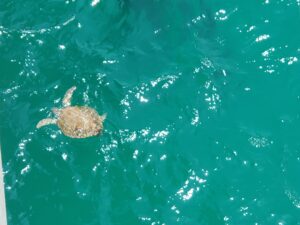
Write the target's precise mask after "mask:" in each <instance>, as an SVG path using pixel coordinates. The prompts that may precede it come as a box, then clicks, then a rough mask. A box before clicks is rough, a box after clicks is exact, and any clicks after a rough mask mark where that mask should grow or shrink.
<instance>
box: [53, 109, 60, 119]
mask: <svg viewBox="0 0 300 225" xmlns="http://www.w3.org/2000/svg"><path fill="white" fill-rule="evenodd" d="M52 112H53V113H54V114H55V116H57V117H58V116H59V113H60V110H59V109H58V108H55V107H54V108H52Z"/></svg>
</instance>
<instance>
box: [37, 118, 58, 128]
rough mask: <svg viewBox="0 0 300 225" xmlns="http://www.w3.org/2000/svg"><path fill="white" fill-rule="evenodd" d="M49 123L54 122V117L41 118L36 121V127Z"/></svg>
mask: <svg viewBox="0 0 300 225" xmlns="http://www.w3.org/2000/svg"><path fill="white" fill-rule="evenodd" d="M49 124H56V119H51V118H46V119H42V120H41V121H40V122H38V124H37V125H36V128H40V127H43V126H46V125H49Z"/></svg>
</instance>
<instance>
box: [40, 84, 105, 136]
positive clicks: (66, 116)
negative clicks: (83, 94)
mask: <svg viewBox="0 0 300 225" xmlns="http://www.w3.org/2000/svg"><path fill="white" fill-rule="evenodd" d="M75 90H76V87H75V86H74V87H71V88H70V89H69V90H68V91H67V92H66V94H65V96H64V98H63V101H62V105H63V108H61V109H58V108H53V109H52V111H53V113H54V114H55V115H56V117H57V118H55V119H52V118H46V119H43V120H41V121H40V122H38V124H37V125H36V127H37V128H40V127H42V126H46V125H49V124H56V125H57V126H58V127H59V128H60V129H61V130H62V132H63V133H64V134H65V135H67V136H69V137H72V138H86V137H90V136H95V135H98V134H99V133H100V132H101V131H102V129H103V121H104V120H105V118H106V114H104V115H102V116H100V115H99V114H98V113H97V112H96V110H94V109H92V108H90V107H88V106H71V98H72V95H73V92H74V91H75Z"/></svg>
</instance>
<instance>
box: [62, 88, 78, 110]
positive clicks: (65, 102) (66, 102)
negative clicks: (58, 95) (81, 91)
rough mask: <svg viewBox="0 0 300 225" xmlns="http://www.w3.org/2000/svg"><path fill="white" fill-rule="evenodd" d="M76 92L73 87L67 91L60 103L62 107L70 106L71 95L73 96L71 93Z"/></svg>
mask: <svg viewBox="0 0 300 225" xmlns="http://www.w3.org/2000/svg"><path fill="white" fill-rule="evenodd" d="M75 90H76V87H75V86H73V87H71V88H70V89H69V90H67V92H66V94H65V96H64V99H63V101H62V104H63V106H64V107H67V106H70V105H71V99H72V95H73V92H74V91H75Z"/></svg>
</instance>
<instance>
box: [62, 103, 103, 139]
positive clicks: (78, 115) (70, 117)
mask: <svg viewBox="0 0 300 225" xmlns="http://www.w3.org/2000/svg"><path fill="white" fill-rule="evenodd" d="M57 125H58V126H59V128H60V129H61V130H62V132H63V133H64V134H65V135H67V136H69V137H72V138H86V137H90V136H95V135H98V134H99V133H100V132H101V131H102V129H103V118H102V117H101V116H100V115H99V114H98V113H97V112H96V111H95V110H94V109H92V108H90V107H86V106H69V107H66V108H63V109H61V110H60V112H59V116H58V119H57Z"/></svg>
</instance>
